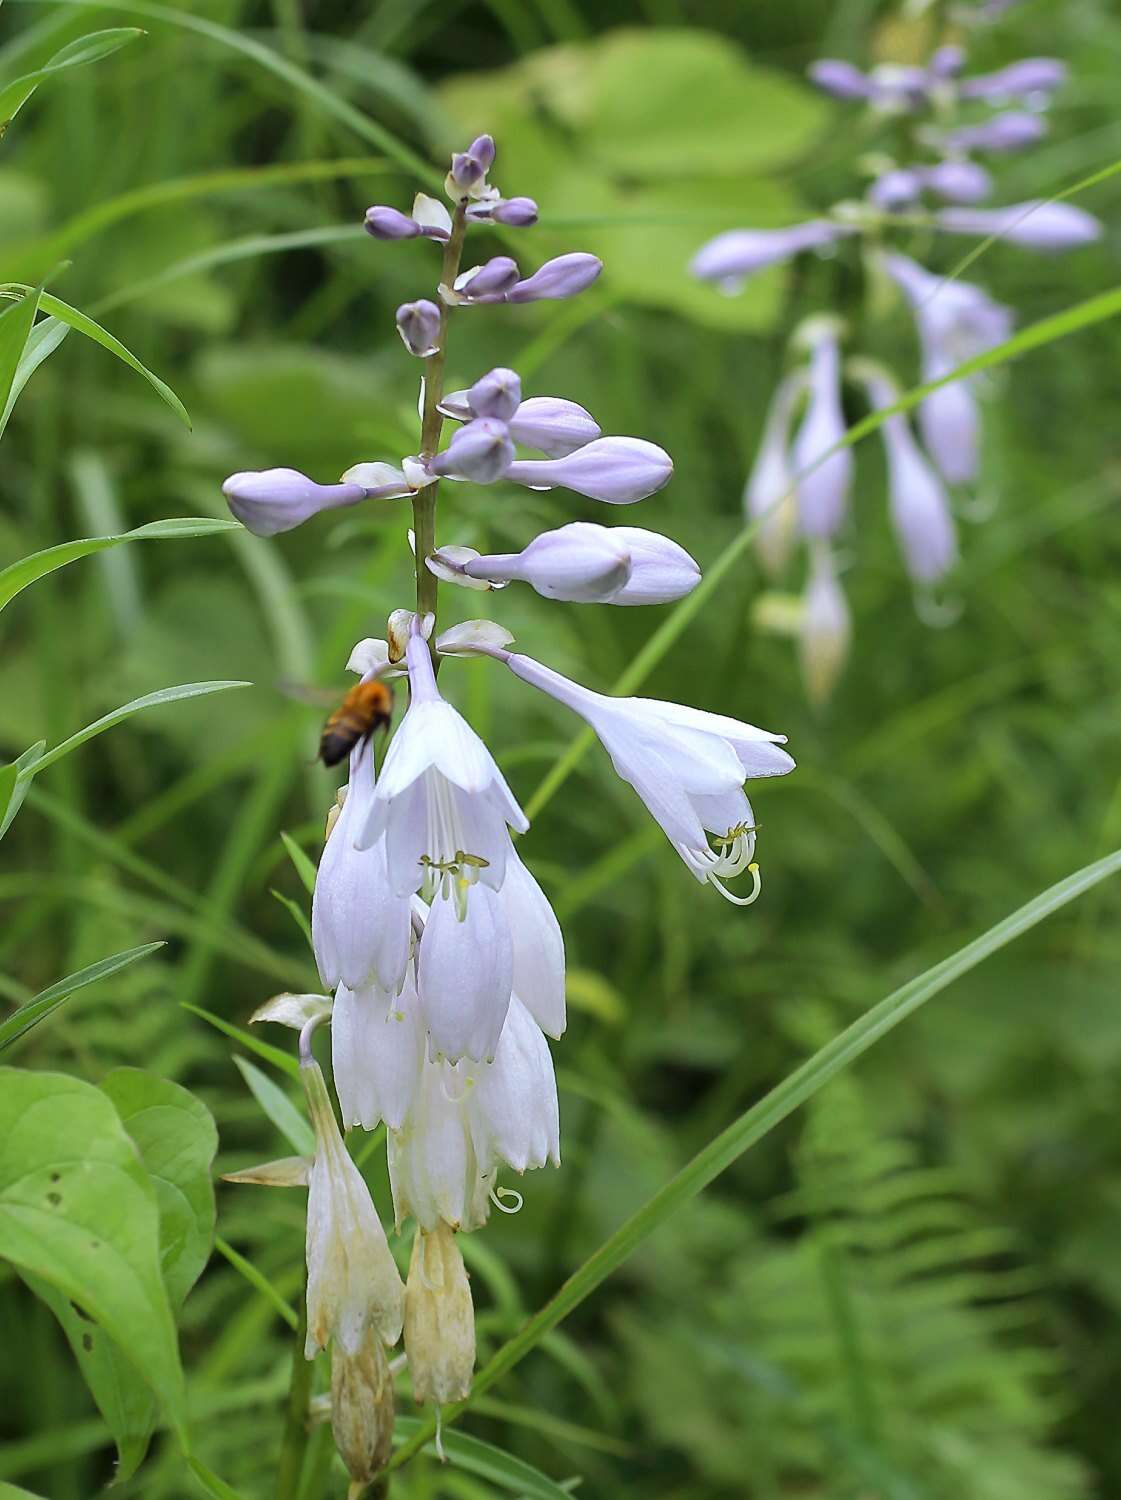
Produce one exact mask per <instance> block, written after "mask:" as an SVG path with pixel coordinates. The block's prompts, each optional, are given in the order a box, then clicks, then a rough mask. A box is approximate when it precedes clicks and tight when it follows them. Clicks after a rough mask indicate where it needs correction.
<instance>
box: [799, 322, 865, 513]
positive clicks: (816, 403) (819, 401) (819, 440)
mask: <svg viewBox="0 0 1121 1500" xmlns="http://www.w3.org/2000/svg"><path fill="white" fill-rule="evenodd" d="M844 435H845V415H844V412H843V410H842V408H841V352H840V349H839V347H838V345H837V339H836V335H835V334H834V333H833V332H831V331H828V330H824V329H823V330H822V332H821V333H820V335H819V336H818V337H817V338H816V340H815V342H814V344H813V349H812V352H811V355H810V374H809V405H808V406H807V408H806V415H805V416H804V417H803V418H802V422H801V425H800V426H799V428H798V433H797V436H796V437H795V439H794V448H793V462H794V470H795V473H796V475H797V476H798V519H799V523H800V525H801V529H802V532H803V533H804V534H805V535H806V536H817V537H827V536H832V535H833V534H834V533H835V532H836V531H837V529H838V528H839V527H840V525H841V522H842V521H843V520H844V517H845V509H846V506H847V504H848V497H849V489H850V487H851V485H852V467H853V464H852V452H851V450H850V449H848V448H840V449H838V451H837V452H836V453H831V454H830V456H829V457H828V458H827V459H825V460H824V462H818V460H820V459H821V456H822V454H823V453H827V452H828V451H829V449H831V448H833V447H834V446H835V445H836V444H837V443H839V442H840V441H841V439H842V438H843V437H844ZM807 471H808V472H807Z"/></svg>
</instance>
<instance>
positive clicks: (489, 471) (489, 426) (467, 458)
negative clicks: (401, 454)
mask: <svg viewBox="0 0 1121 1500" xmlns="http://www.w3.org/2000/svg"><path fill="white" fill-rule="evenodd" d="M513 460H514V445H513V443H512V442H511V441H510V432H509V428H508V427H507V426H506V423H505V422H500V421H498V420H497V418H495V417H480V418H479V419H478V420H476V421H474V422H468V423H467V425H466V426H465V427H461V428H460V429H459V431H458V432H457V433H456V434H455V436H454V437H453V438H452V440H451V442H450V443H449V444H448V446H447V448H446V449H445V450H444V452H443V453H440V454H437V456H436V457H435V458H434V459H433V460H432V462H431V464H430V465H429V468H430V469H431V471H432V473H433V474H449V475H451V476H452V477H453V478H455V479H473V480H474V481H475V483H476V484H492V483H493V482H494V481H495V480H496V479H501V478H502V476H503V474H505V473H506V472H507V470H508V469H509V468H510V466H511V464H512V463H513Z"/></svg>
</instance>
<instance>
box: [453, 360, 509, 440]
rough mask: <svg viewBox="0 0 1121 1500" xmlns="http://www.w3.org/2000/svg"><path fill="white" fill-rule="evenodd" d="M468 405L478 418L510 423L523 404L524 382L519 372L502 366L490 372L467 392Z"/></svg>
mask: <svg viewBox="0 0 1121 1500" xmlns="http://www.w3.org/2000/svg"><path fill="white" fill-rule="evenodd" d="M467 404H468V406H469V407H470V409H471V411H472V412H473V413H474V415H475V416H476V417H497V418H498V420H499V421H500V422H506V423H509V422H510V421H512V419H513V417H514V416H515V414H516V412H517V410H518V407H519V406H520V405H521V404H522V382H521V380H520V378H519V377H518V374H517V372H516V371H514V370H507V369H504V368H503V367H502V366H498V367H497V368H496V369H493V370H489V371H488V372H487V374H485V375H484V376H482V378H481V379H479V380H476V382H475V384H474V385H473V386H472V387H471V389H470V390H469V391H468V392H467ZM513 435H514V434H513V433H511V436H513Z"/></svg>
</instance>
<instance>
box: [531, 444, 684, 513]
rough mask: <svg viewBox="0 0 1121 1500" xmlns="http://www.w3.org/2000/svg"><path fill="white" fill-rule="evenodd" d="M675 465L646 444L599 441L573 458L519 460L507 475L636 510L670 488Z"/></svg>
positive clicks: (650, 445)
mask: <svg viewBox="0 0 1121 1500" xmlns="http://www.w3.org/2000/svg"><path fill="white" fill-rule="evenodd" d="M672 475H673V460H672V459H671V458H670V456H669V454H668V453H667V452H666V451H665V449H664V448H659V447H658V445H657V444H656V443H648V442H646V441H645V440H644V439H643V438H630V437H605V438H596V439H595V441H594V442H591V443H586V444H585V445H584V447H583V448H577V450H576V452H575V453H571V454H569V456H568V457H567V458H554V459H518V460H516V461H515V462H514V463H512V464H511V465H510V466H509V468H508V469H507V470H506V477H507V479H512V480H513V481H514V483H515V484H525V485H529V487H530V488H531V489H534V488H541V489H553V488H555V487H556V486H558V485H559V486H561V487H562V488H564V489H568V490H575V491H576V493H577V494H578V495H587V496H588V497H589V499H591V500H605V501H606V502H607V503H608V504H609V505H632V504H633V503H634V502H635V501H636V500H645V498H646V497H647V495H653V494H654V493H655V492H656V491H657V490H660V489H662V487H663V486H664V485H667V484H668V483H669V481H670V478H671V477H672Z"/></svg>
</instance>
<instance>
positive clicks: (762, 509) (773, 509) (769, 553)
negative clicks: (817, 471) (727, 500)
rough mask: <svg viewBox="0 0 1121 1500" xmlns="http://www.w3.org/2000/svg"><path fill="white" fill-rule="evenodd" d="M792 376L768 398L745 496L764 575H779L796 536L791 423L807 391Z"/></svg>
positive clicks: (800, 374)
mask: <svg viewBox="0 0 1121 1500" xmlns="http://www.w3.org/2000/svg"><path fill="white" fill-rule="evenodd" d="M805 383H806V381H805V375H804V373H803V372H802V371H801V370H798V371H795V372H794V373H793V374H792V375H788V376H787V377H786V378H785V379H784V380H782V381H780V383H779V385H778V388H777V389H776V391H775V393H774V396H773V397H772V398H771V405H770V409H769V410H768V412H767V420H766V423H765V424H764V427H763V436H762V438H761V439H760V442H759V451H758V452H757V453H756V455H755V463H754V464H753V465H752V468H751V473H750V474H749V475H748V477H747V484H746V485H745V486H744V491H743V508H744V515H745V516H746V518H747V520H748V521H751V522H754V523H755V524H756V526H757V528H758V529H757V531H756V533H755V546H756V549H757V550H758V552H759V556H760V558H761V559H762V562H763V566H764V567H765V568H766V569H767V571H768V573H772V574H774V573H781V572H782V569H783V568H784V567H785V566H786V563H787V560H788V559H789V557H790V553H791V551H792V549H793V546H794V540H795V537H796V535H797V531H798V500H797V496H796V493H795V487H794V470H793V468H792V467H791V462H790V452H789V447H788V443H789V436H790V422H791V418H792V417H793V415H794V407H795V405H796V403H797V401H798V398H799V396H800V395H801V393H802V391H803V389H804V388H805Z"/></svg>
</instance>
